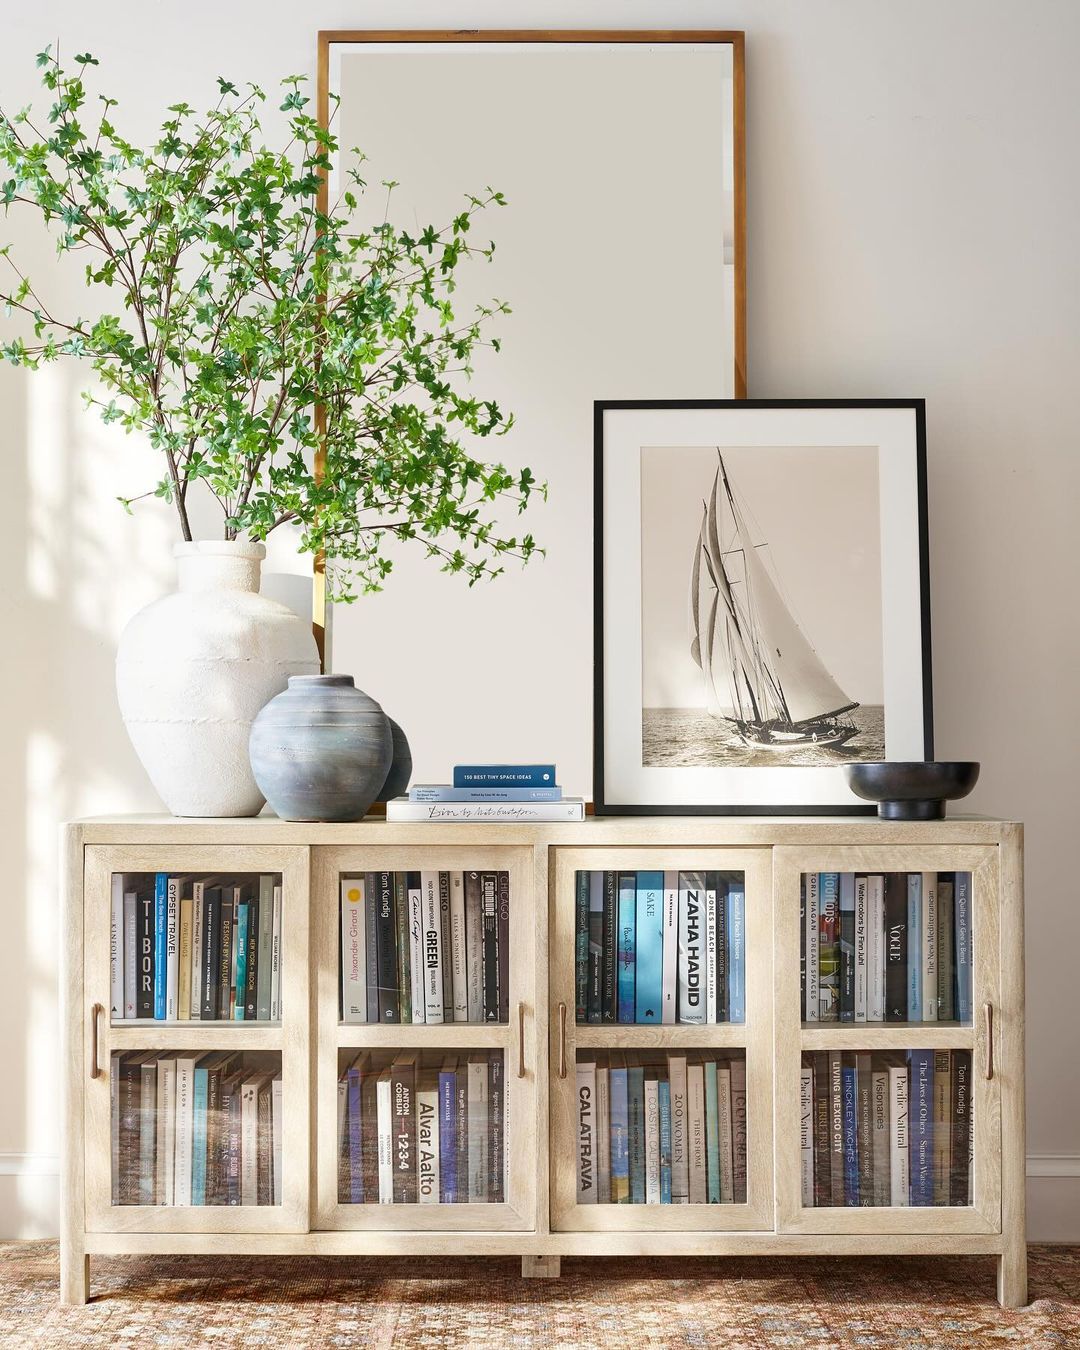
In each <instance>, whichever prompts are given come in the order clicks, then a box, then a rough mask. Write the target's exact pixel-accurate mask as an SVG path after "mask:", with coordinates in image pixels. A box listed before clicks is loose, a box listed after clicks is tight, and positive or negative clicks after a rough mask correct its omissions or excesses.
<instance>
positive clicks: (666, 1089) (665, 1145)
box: [656, 1078, 671, 1205]
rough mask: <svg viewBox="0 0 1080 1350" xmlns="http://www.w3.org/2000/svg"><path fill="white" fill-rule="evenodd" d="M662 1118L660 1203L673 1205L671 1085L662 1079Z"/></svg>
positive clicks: (659, 1085) (659, 1088)
mask: <svg viewBox="0 0 1080 1350" xmlns="http://www.w3.org/2000/svg"><path fill="white" fill-rule="evenodd" d="M656 1100H657V1106H658V1115H659V1117H660V1203H661V1204H662V1205H670V1204H671V1084H670V1083H669V1082H668V1080H667V1079H666V1078H661V1079H660V1080H659V1082H658V1083H657V1085H656Z"/></svg>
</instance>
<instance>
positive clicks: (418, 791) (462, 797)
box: [409, 783, 562, 802]
mask: <svg viewBox="0 0 1080 1350" xmlns="http://www.w3.org/2000/svg"><path fill="white" fill-rule="evenodd" d="M561 800H562V788H561V787H559V786H558V784H555V785H554V786H552V787H465V788H458V787H444V786H442V785H441V784H437V783H421V784H418V785H417V786H416V787H411V788H410V789H409V801H411V802H558V801H561Z"/></svg>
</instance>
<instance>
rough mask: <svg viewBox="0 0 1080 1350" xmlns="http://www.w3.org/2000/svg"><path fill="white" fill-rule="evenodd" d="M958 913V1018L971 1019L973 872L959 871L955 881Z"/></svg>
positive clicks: (956, 955)
mask: <svg viewBox="0 0 1080 1350" xmlns="http://www.w3.org/2000/svg"><path fill="white" fill-rule="evenodd" d="M953 908H954V910H955V915H956V935H955V950H954V960H955V962H956V1020H957V1021H958V1022H970V1021H971V873H970V872H957V873H955V878H954V882H953Z"/></svg>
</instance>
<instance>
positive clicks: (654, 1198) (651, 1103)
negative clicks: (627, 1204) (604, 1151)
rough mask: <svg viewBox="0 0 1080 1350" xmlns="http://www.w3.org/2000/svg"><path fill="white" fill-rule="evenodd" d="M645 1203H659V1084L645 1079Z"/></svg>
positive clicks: (651, 1079)
mask: <svg viewBox="0 0 1080 1350" xmlns="http://www.w3.org/2000/svg"><path fill="white" fill-rule="evenodd" d="M645 1203H646V1204H647V1205H658V1204H659V1203H660V1084H659V1081H658V1080H657V1079H655V1078H646V1079H645Z"/></svg>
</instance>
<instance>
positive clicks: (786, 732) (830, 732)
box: [724, 717, 859, 753]
mask: <svg viewBox="0 0 1080 1350" xmlns="http://www.w3.org/2000/svg"><path fill="white" fill-rule="evenodd" d="M724 720H725V721H727V722H729V723H730V724H731V725H732V726H733V727H734V728H735V730H736V732H737V733H738V736H739V739H740V740H741V741H742V742H743V744H744V745H747V746H750V747H751V748H752V749H754V750H775V751H777V752H780V753H782V752H784V751H785V750H797V749H799V748H800V747H802V746H813V747H815V748H817V749H828V748H830V747H833V748H835V747H837V746H841V745H845V744H846V743H847V742H848V741H850V740H851V738H852V737H853V736H857V735H858V732H859V728H858V727H857V726H855V725H854V724H853V723H851V722H828V721H825V722H806V723H795V724H790V723H777V722H740V721H737V720H736V719H735V718H730V717H729V718H725V719H724Z"/></svg>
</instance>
